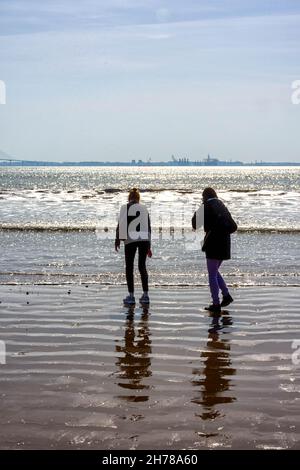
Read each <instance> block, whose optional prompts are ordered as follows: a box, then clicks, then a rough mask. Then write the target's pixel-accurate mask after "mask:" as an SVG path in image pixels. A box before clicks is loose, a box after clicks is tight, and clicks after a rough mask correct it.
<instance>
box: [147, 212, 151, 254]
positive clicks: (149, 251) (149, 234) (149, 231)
mask: <svg viewBox="0 0 300 470" xmlns="http://www.w3.org/2000/svg"><path fill="white" fill-rule="evenodd" d="M148 237H149V238H148V240H149V248H148V252H147V256H148V257H149V258H152V250H151V222H150V216H149V214H148Z"/></svg>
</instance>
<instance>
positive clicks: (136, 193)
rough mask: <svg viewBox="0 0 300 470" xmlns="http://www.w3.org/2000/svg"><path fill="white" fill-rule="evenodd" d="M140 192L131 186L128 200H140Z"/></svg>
mask: <svg viewBox="0 0 300 470" xmlns="http://www.w3.org/2000/svg"><path fill="white" fill-rule="evenodd" d="M140 197H141V196H140V192H139V190H138V189H137V188H132V189H131V190H130V191H129V194H128V201H136V202H140Z"/></svg>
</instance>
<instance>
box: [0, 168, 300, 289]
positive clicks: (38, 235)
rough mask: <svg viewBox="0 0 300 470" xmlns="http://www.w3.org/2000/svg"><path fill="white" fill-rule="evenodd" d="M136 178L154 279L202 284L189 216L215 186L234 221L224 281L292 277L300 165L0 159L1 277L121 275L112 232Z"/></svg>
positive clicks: (94, 278) (28, 280)
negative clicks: (30, 164) (4, 162)
mask: <svg viewBox="0 0 300 470" xmlns="http://www.w3.org/2000/svg"><path fill="white" fill-rule="evenodd" d="M133 186H137V187H139V188H140V190H141V192H142V201H141V202H143V203H145V204H146V205H147V207H148V208H149V212H150V214H151V221H152V227H153V252H154V256H153V259H151V260H149V263H148V265H149V271H150V283H151V284H152V285H171V286H177V285H189V286H190V285H205V284H206V283H207V277H206V269H205V259H204V255H203V253H202V252H201V250H200V238H201V234H195V233H193V232H192V231H191V217H192V214H193V212H194V210H196V209H197V207H199V204H200V203H201V193H202V190H203V189H204V188H205V187H206V186H212V187H214V188H215V189H216V190H217V192H218V194H219V197H220V198H221V199H222V200H223V201H224V202H225V203H226V204H227V206H228V208H229V209H230V211H231V213H232V215H233V217H234V218H235V220H236V221H237V223H238V226H239V231H238V233H237V234H234V235H233V237H232V260H230V261H228V262H226V263H224V268H223V271H224V273H226V278H227V280H228V283H229V284H230V285H234V286H248V285H254V286H255V285H277V286H286V285H288V286H299V285H300V273H299V265H300V263H299V261H300V255H299V241H300V211H299V203H300V168H299V167H286V168H285V167H278V168H276V167H248V168H247V167H245V168H243V167H236V168H235V167H231V168H230V167H225V168H218V167H207V168H205V167H204V168H203V167H202V168H197V167H190V168H189V167H184V168H180V167H153V168H151V167H145V168H139V167H129V168H127V167H104V168H101V167H96V168H91V167H74V168H70V167H66V168H62V167H60V168H47V167H41V168H10V167H3V168H0V203H1V204H0V240H1V247H2V257H1V258H2V261H1V267H0V283H2V284H76V283H99V284H123V283H124V282H125V278H124V259H123V253H122V252H121V253H120V254H118V255H117V254H115V252H114V246H113V241H114V231H115V226H116V221H117V215H118V212H119V208H120V206H121V205H122V204H124V203H125V202H126V198H127V191H128V189H129V188H130V187H133Z"/></svg>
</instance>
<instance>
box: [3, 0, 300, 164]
mask: <svg viewBox="0 0 300 470" xmlns="http://www.w3.org/2000/svg"><path fill="white" fill-rule="evenodd" d="M299 59H300V2H299V0H185V1H182V0H166V1H164V2H163V1H160V0H153V1H152V0H84V1H83V0H80V1H79V0H59V1H58V0H43V1H40V0H0V81H2V82H0V83H3V82H4V83H5V88H6V104H0V150H1V151H3V152H6V153H7V154H9V155H11V156H13V157H15V158H18V159H27V160H44V161H45V160H52V161H91V160H101V161H128V160H131V159H142V160H148V159H150V158H151V159H152V161H162V160H170V159H171V155H175V156H176V157H188V158H190V160H199V159H202V158H204V157H206V155H207V154H208V153H209V154H210V155H211V156H214V157H216V158H219V159H226V160H229V159H232V160H241V161H244V162H248V161H254V160H264V161H294V162H300V142H299V124H300V104H298V105H297V104H293V103H292V99H291V97H292V93H293V90H292V84H293V82H295V81H296V80H300V60H299ZM1 89H3V87H0V93H1ZM0 102H1V96H0Z"/></svg>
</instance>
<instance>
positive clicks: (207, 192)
mask: <svg viewBox="0 0 300 470" xmlns="http://www.w3.org/2000/svg"><path fill="white" fill-rule="evenodd" d="M212 197H216V198H218V196H217V193H216V191H215V190H214V189H213V188H205V189H204V191H203V193H202V199H203V202H206V201H207V200H208V199H210V198H212Z"/></svg>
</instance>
